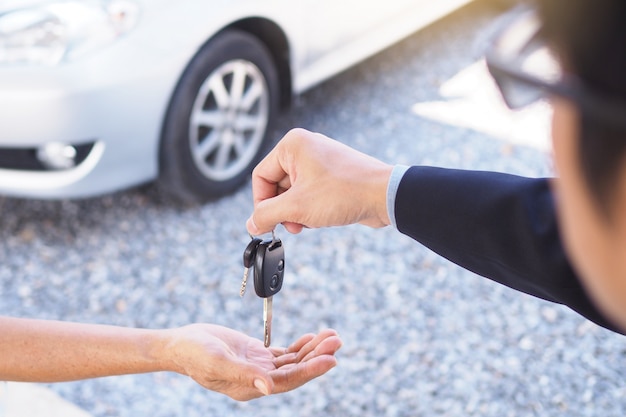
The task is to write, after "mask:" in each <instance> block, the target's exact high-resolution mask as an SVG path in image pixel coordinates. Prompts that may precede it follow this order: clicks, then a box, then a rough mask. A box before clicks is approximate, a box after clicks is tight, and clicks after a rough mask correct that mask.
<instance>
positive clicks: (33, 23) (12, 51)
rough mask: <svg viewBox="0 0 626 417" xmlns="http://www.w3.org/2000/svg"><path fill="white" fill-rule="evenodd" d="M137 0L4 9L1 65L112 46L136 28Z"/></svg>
mask: <svg viewBox="0 0 626 417" xmlns="http://www.w3.org/2000/svg"><path fill="white" fill-rule="evenodd" d="M138 14H139V6H138V5H137V4H136V3H135V2H134V1H132V0H108V1H85V0H83V1H52V2H48V3H44V4H40V5H39V6H35V7H27V8H18V9H14V10H11V11H9V12H6V13H0V65H7V64H40V65H56V64H58V63H59V62H61V61H63V60H72V59H75V58H77V57H79V56H82V55H84V54H86V53H89V52H91V51H93V50H95V49H98V48H101V47H103V46H105V45H108V44H110V43H111V42H113V41H114V40H115V39H116V38H118V37H119V36H121V35H122V34H124V33H126V32H128V31H129V30H131V29H132V28H133V27H134V26H135V24H136V22H137V16H138Z"/></svg>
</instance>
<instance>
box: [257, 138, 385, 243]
mask: <svg viewBox="0 0 626 417" xmlns="http://www.w3.org/2000/svg"><path fill="white" fill-rule="evenodd" d="M392 169H393V167H392V166H391V165H388V164H385V163H383V162H381V161H379V160H377V159H375V158H372V157H370V156H368V155H365V154H363V153H361V152H358V151H357V150H355V149H352V148H349V147H348V146H346V145H344V144H342V143H340V142H337V141H335V140H332V139H330V138H328V137H326V136H323V135H321V134H317V133H312V132H308V131H306V130H304V129H293V130H291V131H290V132H289V133H287V134H286V135H285V137H284V138H283V139H282V140H281V141H280V142H279V143H278V144H277V145H276V147H275V148H274V149H273V150H272V151H271V152H270V153H269V154H268V155H267V156H266V157H265V158H264V159H263V160H262V161H261V162H260V163H259V164H258V165H257V167H256V168H255V169H254V172H253V173H252V192H253V195H254V213H253V214H252V216H251V217H250V218H249V219H248V221H247V224H246V226H247V229H248V232H249V233H251V234H253V235H259V234H262V233H267V232H269V231H271V230H273V229H274V227H275V226H276V225H277V224H279V223H282V224H283V225H284V226H285V228H286V229H287V230H288V231H289V232H291V233H298V232H300V231H301V230H302V228H303V227H309V228H317V227H328V226H343V225H348V224H352V223H360V224H363V225H366V226H371V227H383V226H386V225H388V224H389V223H390V221H389V217H388V215H387V184H388V182H389V177H390V175H391V171H392Z"/></svg>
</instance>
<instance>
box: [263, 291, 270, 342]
mask: <svg viewBox="0 0 626 417" xmlns="http://www.w3.org/2000/svg"><path fill="white" fill-rule="evenodd" d="M271 339H272V297H267V298H264V299H263V343H264V345H265V347H269V346H270V342H271Z"/></svg>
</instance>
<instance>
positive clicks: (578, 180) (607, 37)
mask: <svg viewBox="0 0 626 417" xmlns="http://www.w3.org/2000/svg"><path fill="white" fill-rule="evenodd" d="M536 3H537V4H536V6H537V7H536V11H535V12H530V13H527V14H524V15H523V16H522V17H521V18H520V20H519V21H518V22H516V23H514V24H511V25H508V26H507V31H506V32H504V33H502V34H501V36H500V37H499V39H498V41H497V42H496V43H495V44H494V48H493V50H491V51H490V52H489V53H488V56H487V62H488V66H489V69H490V71H491V73H492V75H493V76H494V78H495V80H496V82H497V83H498V85H499V86H500V89H501V92H502V94H503V97H504V99H505V101H506V102H507V104H509V106H511V107H516V106H521V105H525V104H527V103H528V100H527V99H528V97H529V94H528V93H529V92H537V93H540V95H547V96H548V97H549V99H550V101H551V103H552V106H553V110H554V115H553V123H552V128H553V129H552V139H553V148H554V159H555V164H556V168H557V170H558V172H559V175H560V177H559V178H558V179H547V178H544V179H531V178H523V177H517V176H512V175H506V174H500V173H494V172H473V171H460V170H450V169H441V168H434V167H423V166H422V167H420V166H413V167H402V166H395V167H394V166H391V165H388V164H385V163H383V162H381V161H378V160H376V159H374V158H371V157H369V156H367V155H364V154H362V153H359V152H357V151H355V150H353V149H350V148H349V147H347V146H345V145H342V144H340V143H338V142H336V141H333V140H331V139H329V138H326V137H324V136H323V135H320V134H315V133H311V132H308V131H305V130H302V129H294V130H292V131H290V132H289V133H288V134H287V135H286V136H285V137H284V138H283V140H281V142H279V144H278V145H277V146H276V148H275V149H274V150H273V151H272V152H271V153H270V154H269V155H268V156H267V157H266V158H265V159H264V160H263V161H262V162H261V163H260V164H259V165H258V166H257V168H256V169H255V171H254V173H253V177H252V186H253V193H254V205H255V208H254V212H253V214H252V216H251V217H250V218H249V220H248V222H247V228H248V231H249V232H250V233H251V234H253V235H257V234H261V233H265V232H268V231H270V230H272V229H273V228H274V227H275V226H276V225H277V224H279V223H282V224H283V225H284V226H285V227H286V229H287V230H289V231H290V232H292V233H298V232H300V231H301V230H302V228H303V227H309V228H315V227H326V226H337V225H347V224H351V223H360V224H363V225H367V226H371V227H384V226H387V225H393V226H395V227H396V228H397V229H398V230H399V231H400V232H402V233H404V234H407V235H408V236H411V237H412V238H414V239H415V240H417V241H419V242H421V243H423V244H424V245H426V246H428V247H430V248H431V249H433V250H434V251H436V252H437V253H439V254H441V255H442V256H444V257H446V258H448V259H450V260H452V261H453V262H456V263H457V264H459V265H461V266H463V267H465V268H467V269H469V270H472V271H474V272H476V273H478V274H480V275H483V276H485V277H488V278H490V279H493V280H495V281H498V282H500V283H502V284H504V285H507V286H509V287H512V288H515V289H518V290H520V291H524V292H526V293H529V294H532V295H535V296H538V297H541V298H543V299H546V300H550V301H554V302H558V303H562V304H565V305H567V306H569V307H571V308H572V309H574V310H575V311H577V312H579V313H580V314H582V315H584V316H585V317H587V318H589V319H590V320H592V321H594V322H596V323H598V324H600V325H602V326H604V327H607V328H609V329H612V330H614V331H618V332H623V331H624V330H626V256H624V254H626V164H625V163H624V156H625V155H626V48H624V45H626V26H624V24H623V22H624V21H626V2H624V1H623V0H601V1H596V0H594V1H591V0H577V1H576V2H571V1H569V0H543V1H539V0H538V1H537V2H536ZM512 40H513V42H512ZM544 52H551V53H549V54H545V53H544ZM542 57H543V59H544V60H545V62H544V64H548V65H550V67H549V68H550V71H546V69H545V68H546V66H545V65H543V66H536V67H533V65H535V64H536V63H538V62H541V59H538V58H542ZM550 57H556V58H550ZM555 74H556V75H557V76H556V77H555ZM519 86H521V87H524V88H523V89H522V90H520V89H517V88H510V87H519ZM518 91H524V94H523V95H521V96H517V95H516V92H518Z"/></svg>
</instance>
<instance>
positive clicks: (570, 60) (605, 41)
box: [538, 0, 626, 218]
mask: <svg viewBox="0 0 626 417" xmlns="http://www.w3.org/2000/svg"><path fill="white" fill-rule="evenodd" d="M538 6H539V12H540V15H541V18H542V20H543V26H544V27H543V33H544V36H546V39H547V40H548V42H550V44H551V45H552V47H553V48H554V49H555V50H556V52H557V54H559V56H560V58H561V60H562V61H563V65H564V66H565V68H566V69H567V71H569V72H572V73H573V74H575V75H576V76H578V78H579V79H581V81H582V82H583V83H584V84H585V85H586V86H587V87H588V88H589V89H593V90H594V91H596V92H598V93H600V94H602V95H604V96H605V97H607V98H611V99H617V100H620V101H621V102H626V0H539V1H538ZM624 118H625V119H626V114H624ZM578 140H579V150H580V152H579V153H580V164H581V167H582V171H583V176H584V178H585V181H586V182H587V186H588V188H589V189H590V191H591V193H592V196H593V197H594V199H595V201H596V204H597V206H598V207H599V209H600V210H601V211H602V212H603V213H604V214H605V215H606V216H607V218H608V217H610V214H611V211H610V206H611V203H612V202H613V200H612V198H613V196H614V193H612V190H613V189H614V187H615V186H616V185H617V182H618V181H619V175H618V174H619V172H620V171H619V170H620V167H621V166H622V163H623V162H624V160H625V159H626V130H624V129H623V128H618V127H615V126H611V125H607V124H606V123H605V122H603V121H599V120H597V118H594V117H593V116H591V115H589V114H587V113H585V112H584V111H582V110H581V127H580V135H579V138H578Z"/></svg>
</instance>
